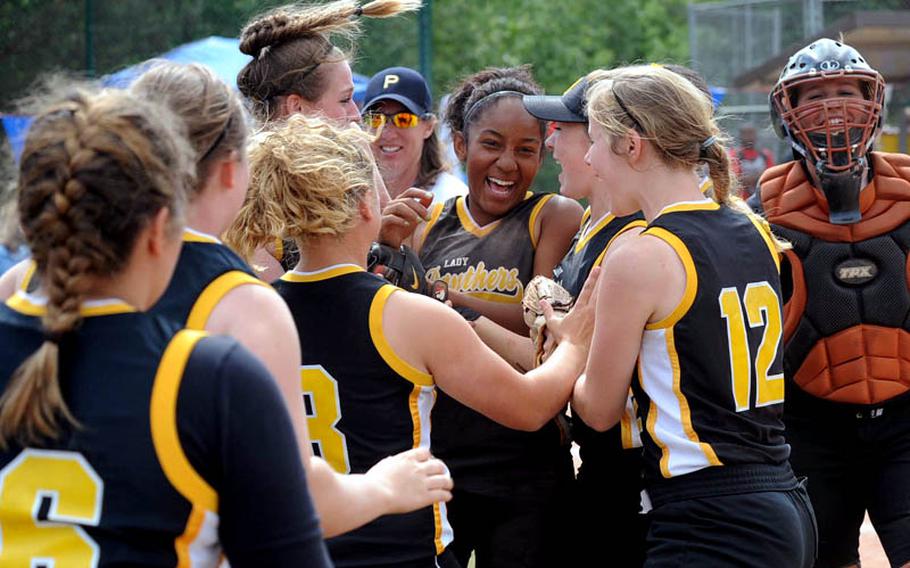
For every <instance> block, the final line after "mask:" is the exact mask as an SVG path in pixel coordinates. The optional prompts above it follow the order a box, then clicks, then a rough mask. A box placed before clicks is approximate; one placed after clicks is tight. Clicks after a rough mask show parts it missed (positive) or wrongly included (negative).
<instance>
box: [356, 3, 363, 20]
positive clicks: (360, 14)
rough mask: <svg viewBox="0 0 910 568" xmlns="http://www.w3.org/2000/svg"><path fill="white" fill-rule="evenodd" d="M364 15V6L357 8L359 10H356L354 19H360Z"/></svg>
mask: <svg viewBox="0 0 910 568" xmlns="http://www.w3.org/2000/svg"><path fill="white" fill-rule="evenodd" d="M362 15H363V6H357V8H355V9H354V17H355V18H359V17H360V16H362Z"/></svg>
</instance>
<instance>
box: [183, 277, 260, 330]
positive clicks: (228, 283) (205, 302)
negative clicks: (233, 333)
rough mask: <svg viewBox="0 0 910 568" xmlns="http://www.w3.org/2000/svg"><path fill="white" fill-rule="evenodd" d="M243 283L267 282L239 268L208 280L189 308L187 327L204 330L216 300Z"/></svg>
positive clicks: (257, 284)
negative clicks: (207, 283) (190, 308)
mask: <svg viewBox="0 0 910 568" xmlns="http://www.w3.org/2000/svg"><path fill="white" fill-rule="evenodd" d="M244 284H254V285H256V286H266V287H268V284H266V283H265V282H263V281H262V280H260V279H258V278H256V277H255V276H250V275H249V274H247V273H246V272H242V271H240V270H231V271H230V272H225V273H224V274H222V275H221V276H219V277H218V278H216V279H214V280H212V281H211V282H209V285H208V286H206V287H205V289H204V290H203V291H202V293H201V294H199V297H198V298H196V301H195V302H194V303H193V309H192V310H190V315H189V317H188V318H187V319H186V327H187V329H196V330H200V331H201V330H204V329H205V326H206V324H207V323H208V321H209V317H210V316H211V315H212V312H213V311H214V310H215V306H217V305H218V302H220V301H221V300H222V299H224V297H225V296H226V295H227V293H228V292H230V291H231V290H233V289H234V288H237V287H239V286H243V285H244Z"/></svg>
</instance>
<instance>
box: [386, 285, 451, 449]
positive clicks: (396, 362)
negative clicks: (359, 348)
mask: <svg viewBox="0 0 910 568" xmlns="http://www.w3.org/2000/svg"><path fill="white" fill-rule="evenodd" d="M398 290H401V288H398V287H397V286H393V285H391V284H385V285H383V287H382V288H380V289H379V291H377V292H376V295H375V296H374V297H373V302H372V303H371V304H370V337H371V338H372V340H373V345H374V346H375V347H376V350H377V351H379V355H381V356H382V359H383V360H384V361H385V362H386V364H387V365H388V366H389V367H391V368H392V370H394V371H395V372H396V373H398V374H399V375H401V376H402V377H403V378H405V379H407V380H408V381H410V382H412V383H414V384H415V385H417V386H418V387H421V386H424V387H431V386H433V385H434V384H435V383H434V381H433V375H431V374H429V373H426V372H424V371H420V370H418V369H415V368H414V367H413V366H411V364H410V363H408V362H407V361H405V360H404V359H402V358H401V357H399V356H398V354H397V353H395V350H394V349H392V346H391V345H389V342H388V340H387V339H386V337H385V333H383V331H382V316H383V310H384V309H385V305H386V301H387V300H388V299H389V296H391V295H392V294H394V293H395V292H397V291H398ZM415 392H418V393H419V389H416V388H415V390H414V392H412V393H411V396H412V397H413V396H414V393H415ZM416 404H417V399H416V398H415V399H413V404H412V406H411V414H412V416H413V415H414V412H416V410H417V407H416ZM418 422H419V421H418ZM415 436H416V434H415ZM414 440H415V444H416V443H418V442H419V441H420V439H419V438H416V437H415V438H414ZM415 447H416V446H415Z"/></svg>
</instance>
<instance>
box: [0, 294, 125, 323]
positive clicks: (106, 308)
mask: <svg viewBox="0 0 910 568" xmlns="http://www.w3.org/2000/svg"><path fill="white" fill-rule="evenodd" d="M37 300H38V298H35V297H34V296H32V295H31V294H27V293H25V292H23V291H22V290H17V291H16V293H15V294H13V295H12V296H10V298H9V299H8V300H7V301H6V305H7V306H8V307H9V308H10V309H13V310H15V311H17V312H19V313H20V314H23V315H26V316H33V317H41V316H44V315H46V314H47V300H44V299H43V298H42V300H43V301H40V302H39V301H37ZM135 311H136V308H134V307H133V306H131V305H129V304H127V303H126V302H123V301H120V300H113V301H104V302H97V303H93V302H91V301H87V302H84V303H83V304H82V306H81V307H80V308H79V315H81V316H83V317H93V316H111V315H115V314H127V313H130V312H135Z"/></svg>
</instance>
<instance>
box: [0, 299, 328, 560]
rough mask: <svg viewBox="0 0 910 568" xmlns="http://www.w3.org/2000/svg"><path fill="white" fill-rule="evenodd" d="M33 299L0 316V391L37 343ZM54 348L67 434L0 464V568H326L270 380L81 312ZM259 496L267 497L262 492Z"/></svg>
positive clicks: (220, 352)
mask: <svg viewBox="0 0 910 568" xmlns="http://www.w3.org/2000/svg"><path fill="white" fill-rule="evenodd" d="M45 311H46V310H45V307H44V304H43V303H42V302H41V301H40V299H38V298H36V297H34V296H29V295H27V294H24V293H22V292H17V294H16V295H14V296H13V297H12V298H10V300H9V301H8V302H7V304H6V305H2V306H0V354H2V356H0V388H3V389H5V388H6V387H7V386H8V384H9V381H10V378H11V375H12V374H13V372H14V370H15V369H16V368H18V366H19V365H20V364H21V363H22V361H24V360H25V359H26V358H27V357H28V356H30V355H31V354H32V353H34V352H35V350H36V349H37V348H38V347H39V346H40V345H41V343H42V342H43V334H42V328H41V323H40V317H41V315H42V314H44V313H45ZM82 311H83V315H84V317H85V319H84V320H83V321H82V323H81V325H80V327H79V328H78V329H77V330H76V331H74V332H72V333H70V334H67V335H66V336H64V338H63V340H62V341H61V344H60V366H59V368H60V384H61V391H62V394H63V398H64V400H65V401H66V403H67V405H68V407H69V409H70V411H71V412H72V414H73V416H74V417H75V418H76V420H77V421H78V422H79V426H78V427H77V428H67V429H64V430H63V431H62V432H61V434H60V437H59V438H58V439H56V440H48V441H47V442H46V443H43V444H34V445H31V446H29V447H21V446H19V445H17V444H16V443H13V444H11V446H10V447H9V448H8V449H7V450H5V451H0V530H2V535H3V547H2V548H0V565H2V566H10V567H13V566H26V567H28V566H32V567H34V566H45V567H49V566H114V565H116V566H140V565H141V566H187V567H189V566H193V567H195V566H217V565H218V564H219V563H220V561H221V559H222V557H223V556H225V555H226V556H227V557H228V559H229V560H230V562H231V565H232V566H304V565H305V566H329V565H330V563H329V561H328V556H327V551H326V550H325V546H324V544H323V543H322V541H321V531H320V529H319V524H318V520H317V517H316V513H315V510H314V508H313V505H312V502H311V500H310V497H309V494H308V493H307V489H306V479H305V474H304V470H303V466H302V463H301V460H300V459H299V457H298V452H297V451H296V448H297V447H296V440H295V437H294V432H293V428H292V426H291V421H290V417H289V416H288V414H287V411H286V410H285V407H284V402H283V400H282V399H281V396H280V394H279V393H278V389H277V387H276V386H275V384H274V380H273V379H272V378H271V377H270V376H269V374H268V372H267V371H266V370H265V368H264V367H263V366H262V364H261V363H259V362H258V360H256V359H255V358H254V357H253V356H252V355H251V354H250V353H249V352H247V351H246V350H245V349H244V348H243V347H242V346H240V345H239V344H238V343H237V342H235V341H234V340H232V339H229V338H227V337H209V336H206V335H205V333H203V332H196V331H180V332H176V327H177V326H176V325H174V324H173V323H172V322H170V321H168V320H165V319H163V318H157V317H152V316H149V315H148V314H144V313H138V312H136V311H135V310H133V309H132V308H131V307H130V306H128V305H126V304H124V303H123V302H120V301H117V300H108V301H93V302H86V303H85V304H84V305H83V308H82ZM266 488H267V489H266Z"/></svg>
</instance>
